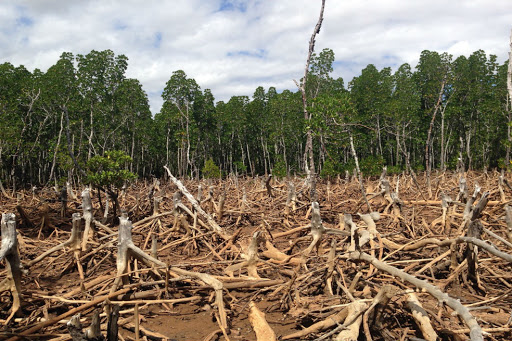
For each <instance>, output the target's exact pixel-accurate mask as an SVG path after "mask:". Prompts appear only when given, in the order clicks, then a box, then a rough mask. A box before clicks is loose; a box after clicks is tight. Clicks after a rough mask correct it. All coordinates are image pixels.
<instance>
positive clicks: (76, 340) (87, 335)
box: [66, 310, 105, 341]
mask: <svg viewBox="0 0 512 341" xmlns="http://www.w3.org/2000/svg"><path fill="white" fill-rule="evenodd" d="M66 325H67V327H68V331H69V334H70V335H71V339H72V340H73V341H104V340H105V337H103V335H101V329H100V314H99V312H98V311H97V310H96V311H95V312H94V314H93V315H92V321H91V325H90V326H89V328H87V329H86V330H85V331H82V324H81V323H80V313H78V314H76V315H73V317H72V318H71V319H70V320H69V322H68V323H67V324H66Z"/></svg>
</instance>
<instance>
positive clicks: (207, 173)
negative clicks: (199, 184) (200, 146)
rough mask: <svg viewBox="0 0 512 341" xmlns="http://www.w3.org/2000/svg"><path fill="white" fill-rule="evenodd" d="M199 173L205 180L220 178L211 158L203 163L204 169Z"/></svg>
mask: <svg viewBox="0 0 512 341" xmlns="http://www.w3.org/2000/svg"><path fill="white" fill-rule="evenodd" d="M201 171H202V172H203V177H204V178H205V179H210V178H220V169H219V166H217V165H216V164H215V162H213V160H212V159H211V158H210V159H208V160H206V161H205V162H204V167H203V169H202V170H201Z"/></svg>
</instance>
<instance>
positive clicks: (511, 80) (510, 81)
mask: <svg viewBox="0 0 512 341" xmlns="http://www.w3.org/2000/svg"><path fill="white" fill-rule="evenodd" d="M507 90H508V121H509V123H510V121H511V119H512V30H511V31H510V52H509V53H508V70H507ZM507 138H508V145H507V166H508V165H509V164H510V144H511V143H512V137H511V136H510V124H509V125H508V128H507Z"/></svg>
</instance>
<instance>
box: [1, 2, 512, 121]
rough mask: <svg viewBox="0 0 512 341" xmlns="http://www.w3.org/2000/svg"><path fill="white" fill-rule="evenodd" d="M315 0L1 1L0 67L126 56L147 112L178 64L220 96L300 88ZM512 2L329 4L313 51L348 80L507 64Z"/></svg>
mask: <svg viewBox="0 0 512 341" xmlns="http://www.w3.org/2000/svg"><path fill="white" fill-rule="evenodd" d="M319 10H320V0H256V1H244V0H175V1H155V0H147V1H136V0H127V1H116V0H111V1H100V0H91V1H80V0H67V1H62V0H36V1H32V0H17V1H14V0H2V1H1V2H0V63H3V62H10V63H12V64H14V65H25V67H27V68H28V69H29V70H33V69H34V68H39V69H41V70H43V71H45V70H46V69H48V67H50V66H51V65H53V64H54V63H55V62H56V61H57V59H58V58H59V56H60V54H61V53H62V52H65V51H66V52H72V53H73V54H75V55H76V54H79V53H80V54H86V53H88V52H90V51H91V50H93V49H94V50H105V49H111V50H113V51H114V52H115V53H116V54H125V55H126V56H127V57H128V58H129V62H128V63H129V64H128V71H127V76H128V77H133V78H137V79H139V80H140V81H141V83H142V84H143V86H144V89H145V91H146V92H147V93H148V96H149V99H150V105H151V110H152V111H153V113H156V112H158V111H159V110H160V107H161V105H162V99H161V98H160V94H161V91H162V89H163V88H164V87H165V83H166V82H167V81H168V80H169V78H170V77H171V75H172V72H173V71H176V70H179V69H182V70H184V71H185V73H186V74H187V75H188V76H189V77H191V78H194V79H195V80H196V81H197V83H198V84H199V85H200V86H201V88H202V89H206V88H209V89H211V90H212V93H213V95H214V96H215V98H216V100H229V98H230V97H231V96H234V95H247V96H252V94H253V93H254V90H255V89H256V87H258V86H260V85H261V86H263V87H265V88H266V89H268V87H270V86H275V87H276V88H277V89H278V90H283V89H290V90H293V91H295V90H296V86H295V83H294V81H293V80H294V79H296V80H298V79H299V78H300V77H301V76H302V74H303V68H304V63H305V58H306V54H307V48H308V42H309V38H310V36H311V33H312V31H313V27H314V25H315V24H316V21H317V19H318V14H319ZM511 29H512V1H510V0H493V1H487V0H485V1H483V0H453V1H445V0H442V1H441V0H430V1H425V0H343V1H342V0H326V7H325V17H324V23H323V26H322V30H321V32H320V35H319V36H318V37H317V39H316V51H321V50H322V49H323V48H331V49H333V50H334V53H335V56H336V62H335V64H334V74H333V76H334V77H343V79H344V80H345V84H348V82H349V81H350V80H351V79H352V78H353V77H354V76H357V75H359V74H360V72H361V70H362V69H363V68H364V67H366V66H367V65H368V64H370V63H372V64H375V65H376V66H377V67H378V68H379V69H380V68H383V67H387V66H390V67H392V68H393V70H396V69H397V68H398V66H400V65H401V64H402V63H410V64H411V65H412V66H413V67H414V66H415V65H416V63H417V60H418V58H419V56H420V53H421V51H422V50H426V49H427V50H433V51H439V52H448V53H451V54H453V55H454V57H457V56H459V55H466V56H468V55H469V54H471V53H472V52H474V51H476V50H478V49H483V50H484V51H485V52H487V53H488V54H489V53H492V54H496V55H497V56H498V61H499V62H500V63H503V62H504V61H505V60H506V59H507V58H508V51H509V37H510V31H511Z"/></svg>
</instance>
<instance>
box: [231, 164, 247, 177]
mask: <svg viewBox="0 0 512 341" xmlns="http://www.w3.org/2000/svg"><path fill="white" fill-rule="evenodd" d="M233 165H234V166H235V169H236V171H237V172H238V174H245V173H246V172H247V166H246V165H244V163H243V162H242V161H235V162H233Z"/></svg>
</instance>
